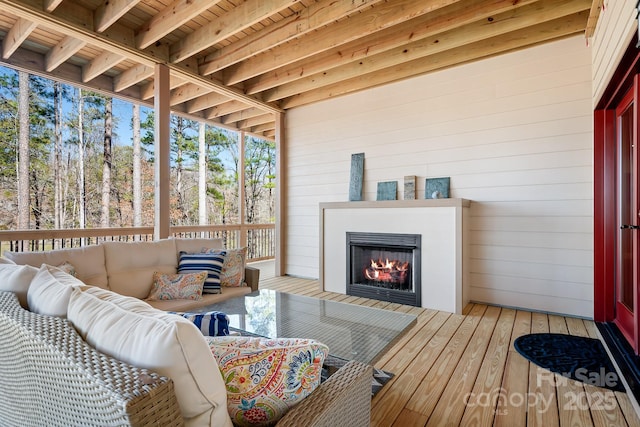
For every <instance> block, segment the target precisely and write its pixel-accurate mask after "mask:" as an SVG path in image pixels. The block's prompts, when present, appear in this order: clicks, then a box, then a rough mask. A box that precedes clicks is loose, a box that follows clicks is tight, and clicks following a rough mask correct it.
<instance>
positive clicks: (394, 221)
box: [320, 199, 470, 314]
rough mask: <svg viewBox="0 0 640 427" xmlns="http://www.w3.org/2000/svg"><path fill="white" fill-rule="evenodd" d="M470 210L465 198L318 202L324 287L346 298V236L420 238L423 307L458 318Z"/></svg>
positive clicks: (465, 299) (463, 302)
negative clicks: (354, 233)
mask: <svg viewBox="0 0 640 427" xmlns="http://www.w3.org/2000/svg"><path fill="white" fill-rule="evenodd" d="M469 206H470V201H469V200H465V199H435V200H390V201H377V202H337V203H321V204H320V284H321V286H322V288H323V289H324V290H325V291H330V292H338V293H342V294H345V293H346V289H347V265H346V259H347V253H346V251H347V245H346V233H347V232H349V231H351V232H372V233H404V234H420V235H422V288H421V289H422V298H421V300H422V301H421V305H422V307H425V308H431V309H435V310H443V311H448V312H452V313H457V314H461V313H462V309H463V308H464V306H465V305H466V304H467V303H468V299H469V298H468V295H469V293H468V292H467V291H466V290H465V285H466V284H467V283H468V280H467V277H466V276H467V273H466V271H467V269H466V267H465V264H466V266H468V263H466V262H464V260H465V258H466V257H467V256H468V254H469V251H468V245H467V244H466V242H467V240H468V238H467V237H468V232H465V228H468V224H469V220H468V216H469Z"/></svg>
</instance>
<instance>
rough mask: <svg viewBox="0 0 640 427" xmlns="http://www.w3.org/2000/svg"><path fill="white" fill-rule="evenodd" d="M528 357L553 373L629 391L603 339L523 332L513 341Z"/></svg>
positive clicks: (516, 347) (616, 389)
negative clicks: (601, 340) (605, 347)
mask: <svg viewBox="0 0 640 427" xmlns="http://www.w3.org/2000/svg"><path fill="white" fill-rule="evenodd" d="M513 346H514V347H515V349H516V350H517V351H518V353H520V354H521V355H522V356H523V357H524V358H526V359H528V360H529V361H531V362H533V363H535V364H536V365H538V366H540V367H542V368H545V369H548V370H550V371H551V372H555V373H557V374H560V375H563V376H565V377H567V378H571V379H574V380H576V381H582V382H583V383H587V384H591V385H595V386H599V387H604V388H607V389H609V390H614V391H625V389H624V385H623V384H622V381H621V380H620V377H619V376H618V373H617V372H616V370H615V367H614V366H613V363H612V362H611V359H609V355H608V354H607V351H606V350H605V349H604V346H603V345H602V343H601V342H600V340H597V339H594V338H586V337H577V336H573V335H565V334H529V335H523V336H521V337H519V338H516V340H515V341H514V343H513Z"/></svg>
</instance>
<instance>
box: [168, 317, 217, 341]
mask: <svg viewBox="0 0 640 427" xmlns="http://www.w3.org/2000/svg"><path fill="white" fill-rule="evenodd" d="M170 313H173V314H177V315H179V316H182V317H184V318H185V319H187V320H190V321H191V322H192V323H193V324H194V325H196V326H197V327H198V329H200V332H202V335H204V336H207V337H224V336H227V335H229V316H227V315H226V314H225V313H223V312H221V311H209V312H206V313H176V312H170Z"/></svg>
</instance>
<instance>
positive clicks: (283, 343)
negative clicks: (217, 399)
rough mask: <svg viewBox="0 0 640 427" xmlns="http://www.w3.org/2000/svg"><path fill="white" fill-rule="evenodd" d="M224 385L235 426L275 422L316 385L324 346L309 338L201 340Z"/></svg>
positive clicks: (318, 382)
mask: <svg viewBox="0 0 640 427" xmlns="http://www.w3.org/2000/svg"><path fill="white" fill-rule="evenodd" d="M205 339H206V340H207V342H208V343H209V348H211V352H212V353H213V356H214V357H215V358H216V361H217V362H218V366H219V367H220V372H222V378H223V379H224V382H225V385H226V386H227V407H228V409H229V415H230V416H231V420H232V421H233V423H234V425H238V426H267V425H272V424H275V423H276V422H277V421H278V420H279V419H280V418H282V416H284V414H285V413H286V412H287V410H288V409H289V408H291V407H292V406H294V405H295V404H296V403H298V402H300V401H301V400H302V399H304V398H305V397H307V396H308V395H309V394H311V392H312V391H313V390H315V388H316V387H318V385H319V384H320V377H321V372H322V364H323V362H324V359H325V357H326V356H327V354H328V353H329V348H328V347H327V346H326V345H324V344H322V343H319V342H317V341H315V340H311V339H301V338H277V339H268V338H248V337H205Z"/></svg>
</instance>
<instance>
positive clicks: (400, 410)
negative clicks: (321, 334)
mask: <svg viewBox="0 0 640 427" xmlns="http://www.w3.org/2000/svg"><path fill="white" fill-rule="evenodd" d="M260 287H261V288H267V289H276V290H279V291H284V292H290V293H295V294H300V295H307V296H313V297H317V298H325V299H331V300H336V301H343V302H349V303H354V304H362V305H367V306H374V307H378V308H384V309H388V310H397V311H403V312H409V313H412V314H416V315H417V316H418V321H417V324H416V325H415V326H413V327H412V328H411V329H410V330H409V331H408V332H407V333H406V334H405V335H404V336H403V338H402V339H401V340H400V341H399V342H398V343H397V344H396V345H395V346H394V347H392V348H391V349H390V350H389V351H388V352H386V353H385V354H384V355H383V356H382V358H381V359H380V360H379V361H378V363H376V367H378V368H382V369H385V370H387V371H390V372H393V373H394V374H395V377H394V378H393V379H392V380H391V381H390V382H389V383H388V384H386V385H385V386H384V388H383V389H382V390H381V391H380V392H379V393H378V394H377V395H376V396H375V398H374V399H373V401H372V412H371V425H372V426H398V427H410V426H429V427H431V426H445V425H446V426H508V427H519V426H523V427H524V426H541V427H553V426H562V427H564V426H581V427H585V426H595V427H598V426H619V427H623V426H628V427H636V426H640V419H639V418H638V416H637V415H636V413H635V411H634V409H633V406H632V404H631V402H630V400H629V398H628V397H627V395H626V393H619V392H611V391H608V390H606V389H603V388H599V387H595V386H590V385H584V384H583V383H579V382H575V381H572V380H567V379H565V378H564V377H560V376H557V375H554V374H550V373H549V372H548V371H545V370H542V369H539V368H537V367H536V366H535V365H533V364H531V363H529V362H528V361H527V360H526V359H524V358H523V357H522V356H521V355H520V354H518V353H517V352H516V351H515V349H514V348H513V340H514V339H515V338H517V337H518V336H520V335H523V334H527V333H533V332H558V333H570V334H572V335H581V336H590V337H597V335H596V328H595V325H594V324H593V322H591V321H587V320H582V319H576V318H571V317H562V316H556V315H546V314H541V313H531V312H527V311H520V310H513V309H507V308H499V307H493V306H487V305H482V304H470V305H469V306H468V307H467V308H466V310H465V315H455V314H450V313H445V312H438V311H434V310H428V309H422V308H416V307H409V306H403V305H400V304H389V303H384V302H380V301H375V300H370V299H366V298H357V297H350V296H346V295H341V294H336V293H330V292H323V291H320V290H319V289H320V288H319V285H318V282H317V281H315V280H307V279H298V278H291V277H278V278H274V277H268V274H265V275H264V276H263V277H261V279H260Z"/></svg>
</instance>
